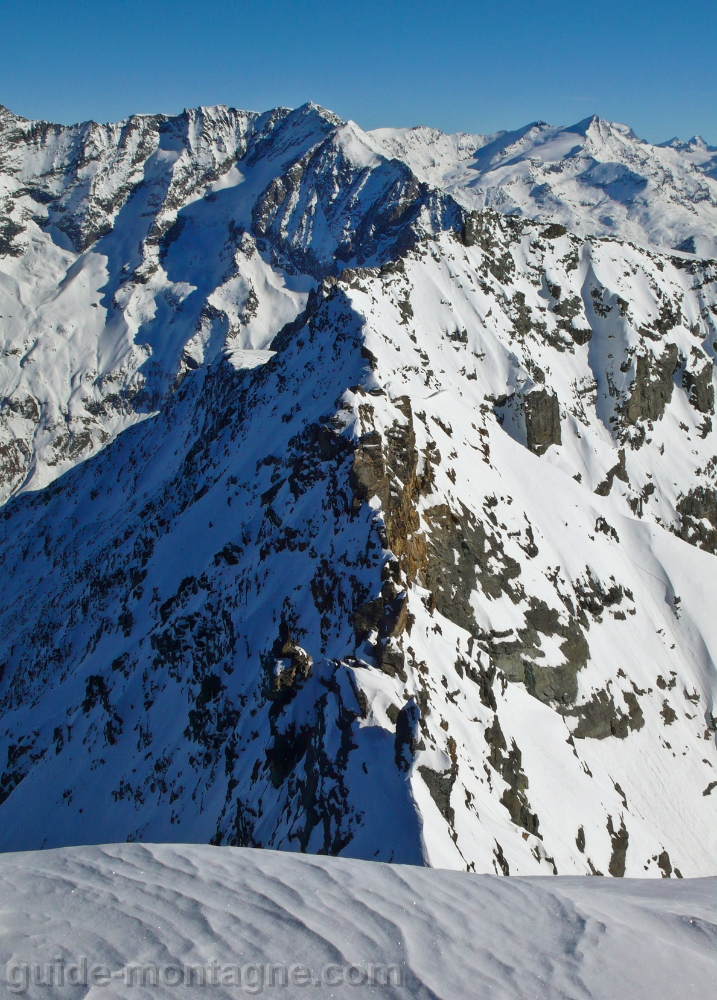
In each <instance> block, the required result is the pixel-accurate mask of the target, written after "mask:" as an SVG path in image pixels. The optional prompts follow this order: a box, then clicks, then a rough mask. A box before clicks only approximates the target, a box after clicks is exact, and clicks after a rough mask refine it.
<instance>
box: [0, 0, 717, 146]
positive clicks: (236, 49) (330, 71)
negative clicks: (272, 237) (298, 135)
mask: <svg viewBox="0 0 717 1000" xmlns="http://www.w3.org/2000/svg"><path fill="white" fill-rule="evenodd" d="M0 18H2V24H3V33H4V41H5V44H4V46H3V59H2V61H1V62H0V103H2V104H4V105H5V106H6V107H8V108H9V109H10V110H11V111H13V112H14V113H15V114H17V115H20V116H22V117H25V118H39V119H44V120H48V121H54V122H61V123H68V124H69V123H75V122H78V121H87V120H96V121H103V122H107V121H119V120H122V119H123V118H127V117H128V116H129V115H131V114H136V113H159V112H163V113H168V114H177V113H179V112H181V110H182V109H183V108H185V107H196V106H198V105H214V104H227V105H229V106H233V107H238V108H242V109H249V108H255V109H259V110H267V109H269V108H272V107H276V106H279V105H284V106H294V107H296V106H299V105H301V104H303V103H305V102H306V101H307V100H313V101H315V102H316V103H317V104H320V105H322V106H323V107H326V108H330V109H331V110H333V111H335V112H336V113H337V114H338V115H340V116H341V117H342V118H344V119H352V120H354V121H356V122H357V123H358V124H359V125H360V126H361V127H362V128H364V129H366V130H370V129H374V128H380V127H395V128H397V127H411V126H416V125H428V126H431V127H435V128H438V129H440V130H441V131H443V132H447V133H451V132H468V133H481V134H487V133H492V132H496V131H498V130H501V129H506V130H509V131H510V130H513V129H516V128H520V127H522V126H524V125H526V124H527V123H529V122H532V121H537V120H545V121H547V122H550V123H551V124H559V123H575V122H579V121H581V120H583V119H585V118H587V117H589V116H590V115H591V114H593V113H596V114H598V115H599V116H600V117H601V118H604V119H606V120H608V121H618V122H624V123H626V124H628V125H629V126H630V127H631V128H632V129H633V130H634V132H635V133H636V135H638V136H639V137H640V138H643V139H645V140H647V141H648V142H652V143H658V142H664V141H667V140H669V139H671V138H672V137H673V136H679V138H681V139H683V140H686V139H689V138H690V137H691V136H693V135H694V134H699V135H701V136H702V137H703V138H704V139H705V140H706V142H708V143H709V144H711V145H717V103H716V102H715V101H714V99H713V95H714V94H715V93H716V92H717V60H715V58H714V51H713V48H714V44H713V43H714V39H715V37H717V4H715V3H714V2H705V0H694V2H693V3H691V4H690V5H689V6H685V5H680V4H678V3H674V2H666V0H655V2H653V3H649V2H646V0H635V2H633V3H632V4H631V5H629V7H626V6H625V5H622V4H620V3H618V2H617V0H605V2H603V3H602V4H601V6H600V9H599V11H598V12H597V13H596V11H595V8H594V6H593V5H590V4H587V3H584V2H577V3H576V2H574V0H573V2H567V0H545V2H544V3H542V4H540V5H538V4H536V3H533V2H528V0H513V2H507V3H506V4H504V5H502V6H501V7H500V8H498V7H497V6H496V5H494V4H489V3H486V2H483V0H477V2H472V3H465V2H463V3H461V2H457V0H445V2H444V3H442V4H441V5H436V4H435V3H429V2H428V0H382V2H378V0H364V2H363V3H361V4H360V5H359V4H357V3H355V2H348V0H332V2H329V0H304V2H300V0H262V2H261V3H259V2H256V0H249V2H246V0H244V2H242V0H214V2H213V3H212V5H211V7H201V8H200V7H198V6H197V5H196V4H192V3H190V2H188V0H155V2H154V3H153V4H152V5H149V4H146V3H143V2H142V3H140V2H139V0H123V2H122V3H120V2H117V0H115V2H107V3H103V4H97V3H95V2H92V0H66V2H65V3H59V2H57V0H37V2H35V3H33V4H31V5H30V4H18V3H10V2H8V0H0Z"/></svg>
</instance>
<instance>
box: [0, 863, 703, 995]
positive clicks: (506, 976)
mask: <svg viewBox="0 0 717 1000" xmlns="http://www.w3.org/2000/svg"><path fill="white" fill-rule="evenodd" d="M83 958H84V959H85V960H86V967H85V966H83V965H82V959H83ZM33 963H34V965H35V966H39V968H37V969H36V970H34V969H33ZM267 964H270V965H273V966H275V967H276V966H281V967H283V968H284V969H286V971H287V978H288V976H289V975H291V976H292V977H293V981H294V982H297V984H298V985H291V982H290V983H289V985H288V986H284V987H282V986H280V985H279V984H280V983H281V982H282V979H281V975H282V973H281V971H280V970H276V969H275V970H274V972H273V975H274V977H275V978H274V982H275V984H276V985H274V986H271V985H267V986H265V987H264V988H263V989H262V986H261V976H264V978H265V980H268V973H267V972H265V971H263V969H264V967H265V966H266V965H267ZM46 965H50V966H51V968H52V974H53V976H54V977H55V978H54V983H55V985H54V986H52V987H49V988H48V987H47V986H41V985H34V983H33V978H36V979H39V980H40V981H43V980H44V981H45V982H47V981H48V979H49V973H50V970H47V969H46V968H45V966H46ZM301 967H303V969H302V968H301ZM83 968H84V969H85V973H84V974H85V975H86V976H87V979H88V985H87V986H82V985H79V986H78V985H67V983H68V981H69V982H70V983H73V982H76V981H77V980H81V979H82V975H83ZM25 969H27V980H28V981H29V982H28V986H27V991H26V992H25V991H24V988H23V987H24V985H25V982H26V980H25ZM383 969H385V970H386V978H383V972H382V970H383ZM60 970H61V971H62V975H63V977H64V985H58V981H59V979H58V975H59V972H60ZM202 970H204V972H203V971H202ZM113 973H114V974H115V975H114V976H113ZM155 974H156V976H157V985H156V986H152V985H151V984H152V983H153V982H154V980H153V978H152V977H153V976H154V975H155ZM202 974H204V975H206V978H207V985H206V986H205V987H204V988H202V986H201V985H200V983H201V979H200V977H201V975H202ZM141 975H144V976H146V977H147V978H146V980H145V982H146V983H147V984H148V985H147V986H145V988H141V987H140V985H139V984H140V982H141V979H140V978H139V977H140V976H141ZM127 976H129V980H128V981H127V980H126V978H125V977H127ZM184 976H186V977H187V980H186V981H185V982H183V981H182V977H184ZM371 976H374V981H375V982H377V985H375V986H371V985H370V977H371ZM389 976H390V978H389ZM716 978H717V880H716V879H714V878H711V879H694V880H685V881H683V882H674V881H667V880H658V881H654V880H649V881H643V880H633V879H628V880H623V881H621V882H619V881H616V880H613V879H599V878H595V879H591V878H558V879H554V878H516V879H514V878H511V879H502V878H498V877H496V876H490V875H472V874H467V873H459V872H450V871H439V870H430V869H422V868H415V867H405V866H402V865H385V864H376V863H370V862H361V861H351V860H344V859H340V858H325V857H306V856H304V857H300V856H295V855H286V854H281V853H276V852H272V851H255V850H246V849H235V848H213V847H202V846H189V845H182V846H168V845H153V844H148V845H139V844H121V845H114V846H106V847H94V848H87V847H85V848H68V849H65V850H57V851H46V852H42V853H24V854H6V855H2V856H0V990H1V991H2V995H3V996H13V995H25V996H27V997H31V998H40V997H43V998H47V997H52V998H53V1000H59V998H63V997H67V998H70V997H92V998H100V997H103V998H110V997H117V998H129V997H134V996H144V997H150V996H151V997H157V998H160V997H177V996H189V995H192V996H202V995H204V994H205V992H206V994H207V995H209V996H211V997H217V998H224V997H227V998H228V997H237V996H243V995H246V994H249V995H257V994H260V993H261V994H262V995H264V996H271V997H277V998H280V997H283V996H286V997H297V996H305V995H306V996H311V995H318V996H329V997H337V998H339V997H364V996H371V997H386V998H387V1000H401V998H406V1000H408V998H411V1000H439V998H440V1000H444V998H445V1000H464V998H465V1000H477V998H484V997H490V998H492V1000H528V998H540V1000H623V998H626V997H629V998H630V1000H643V998H644V1000H657V998H659V1000H705V998H707V997H710V996H712V995H713V994H714V984H715V981H716ZM314 979H316V980H318V981H319V982H318V983H316V984H314ZM386 979H388V981H389V985H383V983H385V982H386ZM342 980H343V982H342ZM362 980H363V981H362ZM337 981H338V983H339V985H331V984H332V983H336V982H337ZM92 982H95V983H96V985H95V986H94V987H93V986H92V985H91V984H92ZM187 982H189V983H191V986H190V985H187V984H186V983H187ZM168 984H178V985H168ZM230 984H231V985H230ZM239 984H241V985H239ZM317 987H320V988H319V989H318V992H317Z"/></svg>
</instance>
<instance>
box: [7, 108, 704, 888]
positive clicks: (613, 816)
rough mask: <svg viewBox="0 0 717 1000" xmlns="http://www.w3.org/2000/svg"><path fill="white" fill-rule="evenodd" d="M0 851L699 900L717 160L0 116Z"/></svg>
mask: <svg viewBox="0 0 717 1000" xmlns="http://www.w3.org/2000/svg"><path fill="white" fill-rule="evenodd" d="M0 335H1V339H2V355H1V356H0V491H1V499H2V503H3V506H2V508H1V509H0V535H1V537H2V541H1V542H0V566H2V570H3V573H2V576H1V577H0V588H1V589H2V599H1V600H0V850H27V849H38V848H48V847H59V846H65V845H72V844H80V843H102V842H117V841H124V840H137V841H150V840H152V841H164V842H171V841H179V842H181V841H197V842H202V843H205V844H206V843H212V844H217V845H220V844H229V845H235V846H237V845H238V846H256V847H259V846H261V847H271V848H278V849H284V850H294V851H306V852H310V853H328V854H341V855H344V856H349V857H357V858H364V859H369V860H370V859H378V860H385V861H394V862H406V863H412V864H424V865H431V866H434V867H444V868H463V869H468V870H472V871H495V872H496V873H498V874H549V873H560V874H604V875H614V876H622V875H628V876H636V877H637V876H647V875H649V876H656V877H659V876H661V877H670V876H675V875H676V876H677V877H682V876H684V877H689V876H697V875H709V874H715V864H714V857H715V846H716V845H717V841H716V839H715V829H716V827H715V819H716V818H717V814H716V812H715V810H716V808H717V773H716V772H717V746H716V742H715V736H716V733H717V707H715V703H716V702H717V667H716V664H717V620H716V617H715V615H714V611H713V606H714V598H713V595H714V593H715V585H716V584H717V562H716V557H717V429H716V428H715V427H714V425H713V418H714V405H715V373H714V368H715V357H717V149H714V148H711V147H709V146H707V144H706V143H704V142H703V141H702V140H700V139H699V137H695V138H693V139H692V140H690V141H689V142H686V143H682V142H680V141H678V140H671V141H669V142H667V143H663V144H661V145H651V144H649V143H646V142H643V141H642V140H640V139H638V138H637V137H636V136H635V135H634V134H633V133H632V131H631V130H630V129H629V128H628V127H627V126H624V125H620V124H616V123H610V122H606V121H604V120H602V119H599V118H597V117H592V118H588V119H585V120H584V121H582V122H580V123H578V124H577V125H574V126H571V127H569V128H556V127H553V126H548V125H546V124H545V123H542V122H536V123H532V124H530V125H528V126H526V127H525V128H523V129H520V130H518V131H513V132H500V133H495V134H493V135H489V136H472V135H465V134H460V133H459V134H455V135H444V134H442V133H440V132H437V131H436V130H434V129H430V128H425V127H419V128H413V129H378V130H374V131H371V132H365V131H363V130H362V129H360V128H359V127H358V126H357V125H356V124H355V123H353V122H344V121H342V120H341V119H340V118H339V117H337V116H336V115H334V114H333V113H332V112H330V111H327V110H325V109H323V108H321V107H319V106H317V105H314V104H307V105H304V106H302V107H300V108H298V109H295V110H290V109H286V108H276V109H273V110H270V111H267V112H264V113H261V114H260V113H255V112H245V111H238V110H236V109H232V108H227V107H224V106H217V107H212V108H198V109H194V110H186V111H185V112H183V113H182V114H181V115H177V116H166V115H136V116H132V117H130V118H128V119H127V120H125V121H124V122H120V123H117V124H110V125H100V124H97V123H93V122H89V123H82V124H80V125H74V126H62V125H55V124H51V123H47V122H36V121H27V120H25V119H22V118H19V117H17V116H15V115H13V114H12V113H11V112H10V111H8V110H7V109H0Z"/></svg>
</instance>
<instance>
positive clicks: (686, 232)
mask: <svg viewBox="0 0 717 1000" xmlns="http://www.w3.org/2000/svg"><path fill="white" fill-rule="evenodd" d="M371 136H372V138H373V139H375V140H376V141H377V142H378V143H379V144H380V145H381V146H383V148H384V149H385V150H386V152H387V153H389V154H390V155H391V156H396V157H398V158H399V159H401V160H403V161H404V162H405V163H407V164H408V165H409V166H410V167H411V169H412V170H413V171H414V173H415V174H416V176H417V177H420V178H423V179H424V180H426V181H428V182H429V183H431V184H434V185H436V186H437V187H440V188H441V189H442V190H444V191H447V192H449V193H450V194H451V195H453V197H454V198H456V200H457V201H458V202H460V204H462V205H464V206H466V207H467V208H469V209H481V208H493V209H496V210H497V211H500V212H507V213H510V214H516V215H520V216H524V217H526V218H529V219H539V220H541V221H545V220H551V221H555V222H560V223H562V224H563V225H565V226H567V227H568V229H570V230H571V231H573V232H576V233H579V234H580V235H583V236H587V235H599V236H619V237H621V238H622V239H630V240H635V241H636V242H638V243H642V244H654V245H656V246H661V247H666V248H671V247H676V248H679V249H681V250H686V251H687V252H689V253H698V254H701V255H703V256H716V255H717V237H716V236H715V233H716V232H717V149H714V148H712V147H709V146H707V144H706V143H705V142H704V140H702V139H701V138H700V137H699V136H695V137H694V138H693V139H691V140H690V141H689V142H687V143H681V142H680V141H679V140H676V139H673V140H671V141H670V142H669V143H664V144H663V145H660V146H654V145H651V144H650V143H647V142H644V141H643V140H641V139H638V138H637V136H636V135H635V134H634V133H633V132H632V130H631V129H629V128H628V127H627V126H626V125H620V124H618V123H616V122H606V121H604V120H602V119H600V118H597V117H595V116H593V117H592V118H586V119H585V120H584V121H582V122H578V123H577V124H576V125H572V126H569V127H567V128H556V127H554V126H552V125H546V124H545V122H533V123H532V124H530V125H527V126H526V127H525V128H522V129H518V130H517V131H515V132H498V133H495V134H494V135H489V136H469V135H464V134H462V133H459V134H457V135H455V136H447V135H443V134H442V133H440V132H437V131H436V130H435V129H427V128H415V129H377V130H376V131H374V132H372V133H371Z"/></svg>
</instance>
